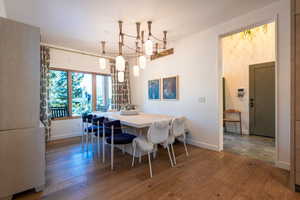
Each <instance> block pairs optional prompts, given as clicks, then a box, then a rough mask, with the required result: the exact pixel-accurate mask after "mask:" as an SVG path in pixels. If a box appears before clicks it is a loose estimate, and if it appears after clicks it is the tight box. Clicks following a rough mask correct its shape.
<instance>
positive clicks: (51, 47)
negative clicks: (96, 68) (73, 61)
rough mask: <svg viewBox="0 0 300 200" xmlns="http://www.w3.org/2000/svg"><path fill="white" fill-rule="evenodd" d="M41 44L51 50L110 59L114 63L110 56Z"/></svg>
mask: <svg viewBox="0 0 300 200" xmlns="http://www.w3.org/2000/svg"><path fill="white" fill-rule="evenodd" d="M40 44H41V46H45V47H48V48H50V49H56V50H61V51H66V52H70V53H78V54H82V55H86V56H93V57H97V58H106V59H109V60H110V61H114V58H112V57H109V56H102V55H97V54H93V53H89V52H84V51H80V50H75V49H69V48H65V47H60V46H56V45H52V44H47V43H40Z"/></svg>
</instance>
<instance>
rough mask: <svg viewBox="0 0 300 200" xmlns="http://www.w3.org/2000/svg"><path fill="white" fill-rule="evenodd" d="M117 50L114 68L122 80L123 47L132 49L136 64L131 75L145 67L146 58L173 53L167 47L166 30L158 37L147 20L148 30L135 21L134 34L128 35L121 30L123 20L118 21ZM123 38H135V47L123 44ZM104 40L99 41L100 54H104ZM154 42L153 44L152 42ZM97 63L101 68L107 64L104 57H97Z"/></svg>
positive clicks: (124, 63) (123, 66)
mask: <svg viewBox="0 0 300 200" xmlns="http://www.w3.org/2000/svg"><path fill="white" fill-rule="evenodd" d="M118 23H119V36H118V39H119V52H118V56H116V58H115V64H116V70H117V73H118V81H119V82H123V81H124V72H125V65H126V60H125V58H124V57H123V48H124V47H125V48H128V49H130V50H132V51H134V56H133V57H134V58H135V59H136V64H135V65H134V66H133V75H134V76H139V74H140V69H142V70H143V69H145V68H146V65H147V60H148V59H155V58H158V57H161V56H165V55H169V54H172V53H173V49H170V50H171V51H170V50H166V49H167V31H163V38H162V39H159V38H158V37H156V36H155V35H153V33H152V30H151V29H152V21H148V22H147V24H148V32H147V36H146V35H145V33H146V31H144V30H142V31H141V23H140V22H136V35H130V34H127V33H124V32H123V22H122V21H119V22H118ZM146 37H147V38H146ZM125 38H131V39H134V40H135V48H133V47H130V46H129V45H127V44H125ZM105 43H106V42H105V41H102V42H101V46H102V55H103V56H105V53H106V52H105ZM154 43H155V44H154ZM99 65H100V68H101V69H105V68H106V66H107V60H106V59H105V58H99Z"/></svg>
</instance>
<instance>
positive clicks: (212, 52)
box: [131, 0, 291, 168]
mask: <svg viewBox="0 0 300 200" xmlns="http://www.w3.org/2000/svg"><path fill="white" fill-rule="evenodd" d="M277 15H278V59H279V60H278V63H277V64H278V69H277V72H278V77H277V81H278V88H277V92H278V101H277V102H278V115H277V118H278V127H277V128H278V155H277V156H278V162H277V165H278V166H280V167H283V168H288V167H289V163H290V139H289V138H290V55H291V52H290V29H291V25H290V2H289V1H286V0H280V1H278V2H276V3H273V4H272V5H270V6H268V7H265V8H262V9H260V10H256V11H254V12H251V13H248V14H246V15H244V16H241V17H238V18H235V19H232V20H231V21H228V22H226V23H224V24H220V25H217V26H214V27H212V28H210V29H208V30H206V31H202V32H200V33H197V34H194V35H191V36H189V37H187V38H185V39H182V40H180V41H178V42H177V43H176V44H174V48H175V54H174V55H172V56H168V57H164V58H160V59H157V60H155V61H152V62H151V63H150V64H149V65H148V66H147V68H146V69H145V70H144V71H143V72H141V76H140V77H138V78H135V77H132V80H131V84H132V85H131V87H132V95H133V103H134V104H137V105H139V106H140V108H142V109H143V110H144V111H146V112H150V113H164V114H170V115H184V116H186V117H187V118H188V126H189V129H190V130H191V135H189V137H188V138H189V142H190V143H193V144H196V145H198V146H202V147H205V148H210V149H214V150H221V149H222V146H223V143H222V142H223V138H221V137H220V135H221V132H222V130H220V129H219V127H221V126H222V121H221V119H222V109H221V108H222V95H221V94H222V87H221V74H222V64H221V62H220V60H219V55H220V49H218V47H219V45H220V40H219V36H220V35H223V34H228V33H229V32H232V31H236V30H238V29H241V28H244V27H246V26H250V25H253V24H257V23H261V22H264V21H271V20H274V18H276V16H277ZM208 20H209V19H208ZM170 75H179V78H180V80H179V90H180V97H179V98H180V100H179V101H161V102H160V101H149V100H148V99H147V98H148V97H147V81H148V80H149V79H154V78H160V77H164V76H170ZM200 97H205V98H206V103H200V102H199V98H200Z"/></svg>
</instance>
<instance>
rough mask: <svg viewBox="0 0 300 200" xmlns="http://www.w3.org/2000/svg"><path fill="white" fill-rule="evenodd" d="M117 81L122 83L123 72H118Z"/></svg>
mask: <svg viewBox="0 0 300 200" xmlns="http://www.w3.org/2000/svg"><path fill="white" fill-rule="evenodd" d="M118 81H119V82H120V83H123V82H124V72H118Z"/></svg>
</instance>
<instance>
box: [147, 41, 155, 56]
mask: <svg viewBox="0 0 300 200" xmlns="http://www.w3.org/2000/svg"><path fill="white" fill-rule="evenodd" d="M145 53H146V55H147V56H151V55H152V54H153V42H152V41H151V40H147V41H146V42H145Z"/></svg>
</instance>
